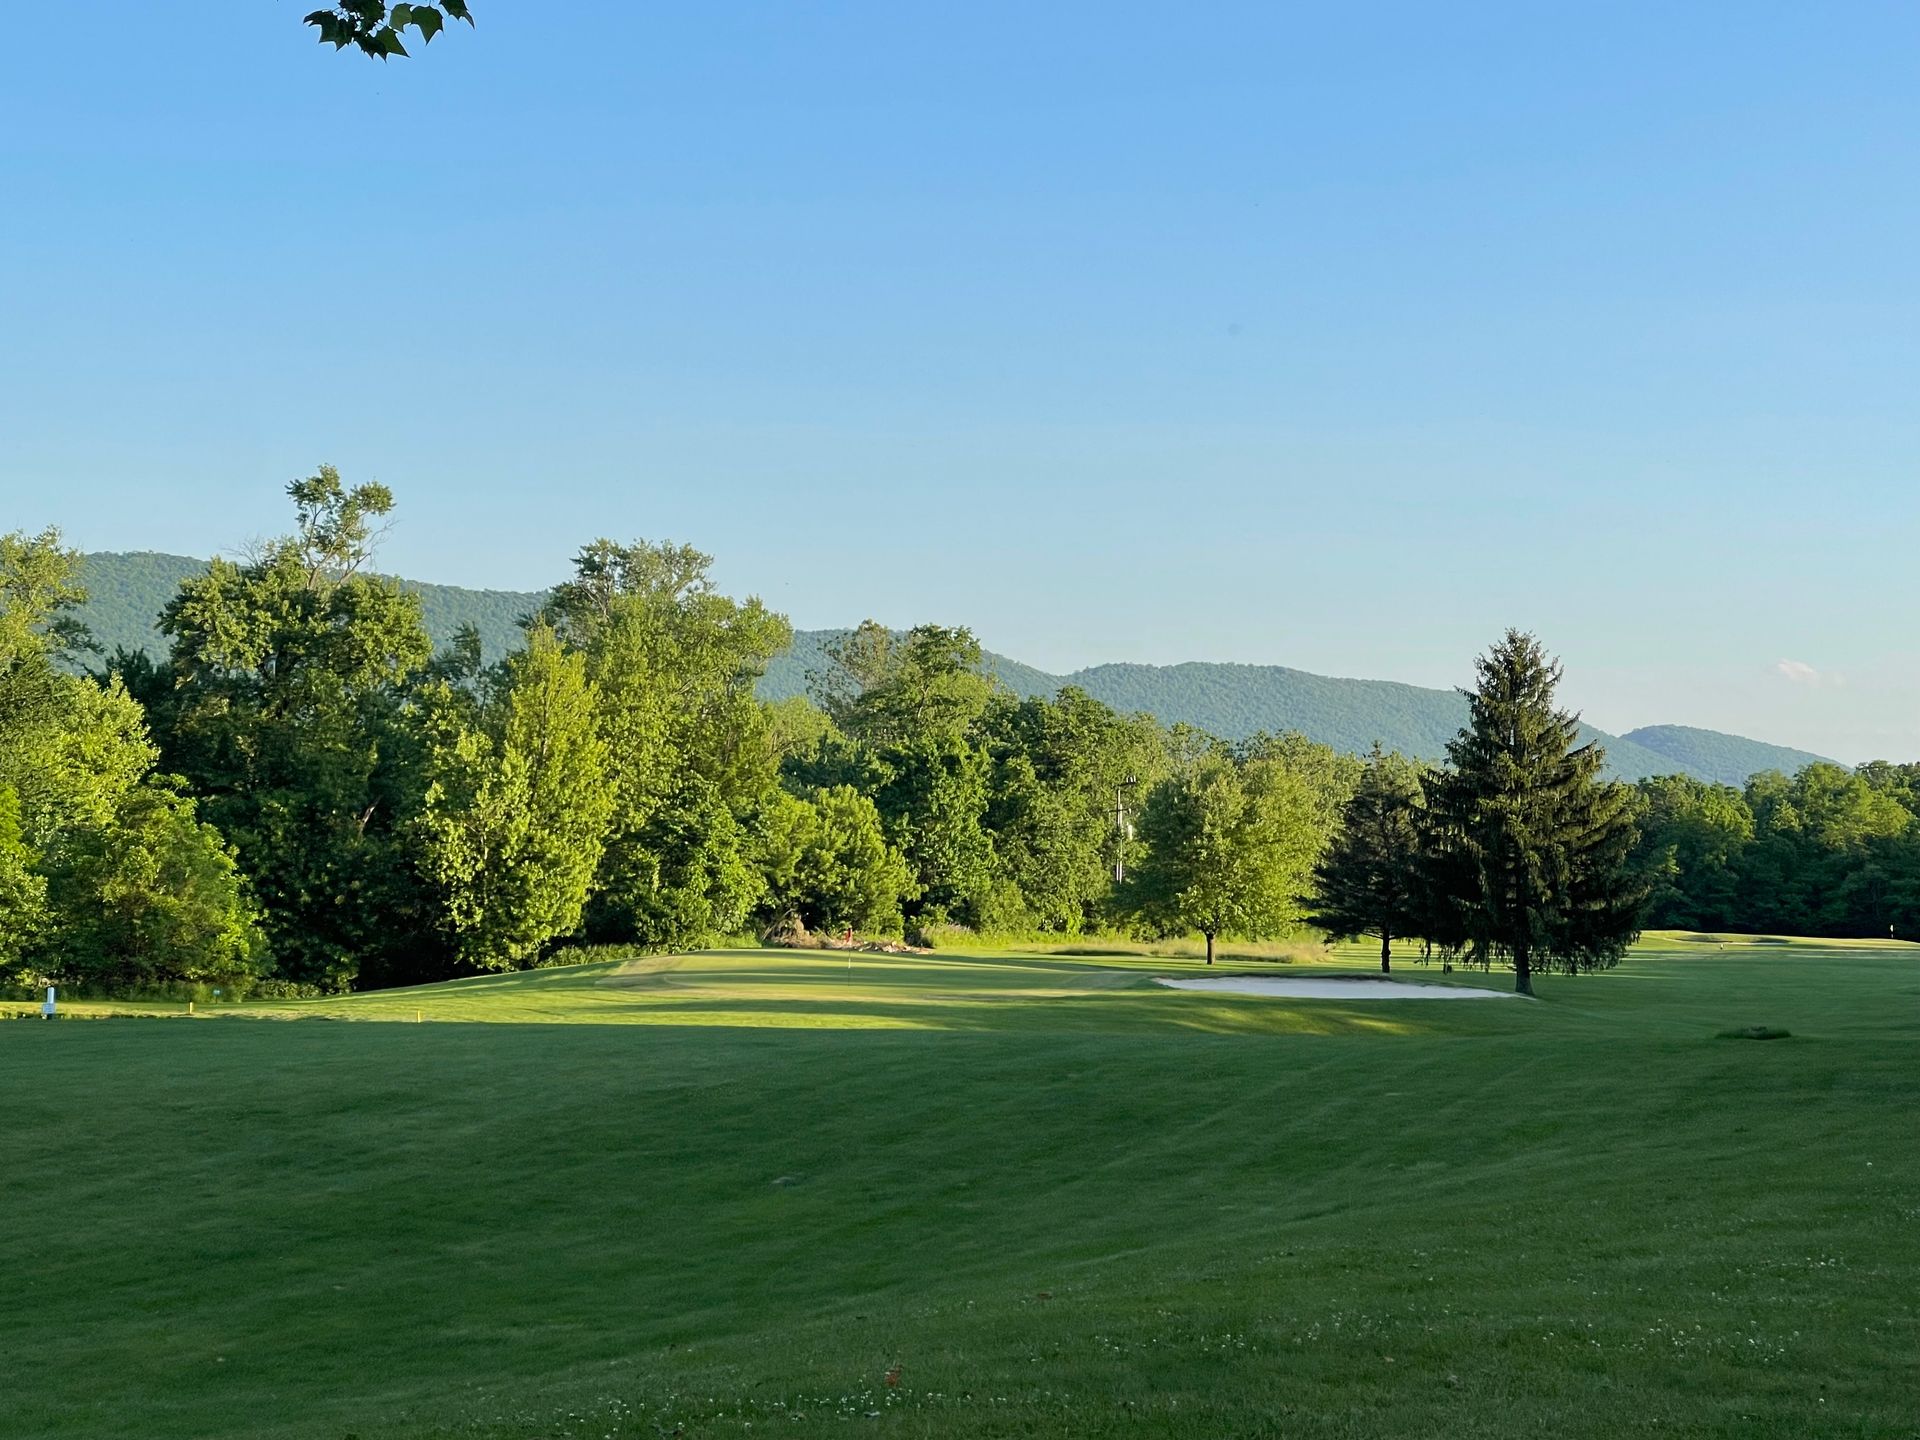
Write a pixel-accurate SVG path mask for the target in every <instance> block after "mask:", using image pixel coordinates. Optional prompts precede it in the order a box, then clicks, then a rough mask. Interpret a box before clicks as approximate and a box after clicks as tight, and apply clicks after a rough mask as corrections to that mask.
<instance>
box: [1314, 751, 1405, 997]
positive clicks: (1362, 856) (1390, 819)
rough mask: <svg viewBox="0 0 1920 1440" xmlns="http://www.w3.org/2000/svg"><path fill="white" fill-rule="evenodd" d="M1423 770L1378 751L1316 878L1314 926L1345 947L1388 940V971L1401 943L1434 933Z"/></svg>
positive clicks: (1384, 967)
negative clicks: (1372, 938) (1429, 914)
mask: <svg viewBox="0 0 1920 1440" xmlns="http://www.w3.org/2000/svg"><path fill="white" fill-rule="evenodd" d="M1424 804H1425V796H1424V794H1423V785H1422V778H1421V773H1420V770H1419V767H1417V766H1416V765H1414V764H1413V763H1412V762H1411V761H1409V760H1408V759H1406V758H1405V757H1404V756H1401V755H1389V754H1385V753H1383V752H1382V751H1381V749H1380V747H1379V746H1378V745H1376V746H1374V747H1373V753H1372V754H1370V755H1368V757H1367V768H1366V769H1365V771H1363V772H1362V774H1361V776H1360V781H1359V783H1358V785H1357V786H1355V788H1354V792H1353V798H1352V799H1351V800H1349V801H1348V802H1347V804H1346V808H1345V810H1344V812H1343V813H1342V815H1341V824H1340V828H1339V830H1338V831H1337V832H1336V833H1335V835H1334V838H1333V841H1332V843H1331V844H1330V845H1328V847H1327V849H1326V851H1325V852H1324V853H1323V854H1322V855H1321V857H1320V862H1319V864H1318V865H1316V866H1315V867H1314V872H1313V913H1312V915H1311V916H1310V917H1309V918H1310V919H1311V921H1312V923H1313V925H1314V926H1315V927H1316V928H1317V929H1320V930H1322V931H1325V932H1326V933H1327V934H1328V935H1330V936H1332V937H1334V938H1335V939H1338V940H1351V939H1354V938H1355V937H1356V936H1360V935H1376V936H1378V937H1379V939H1380V969H1381V971H1382V972H1383V973H1385V972H1390V971H1391V970H1392V969H1393V942H1394V940H1395V939H1396V938H1398V939H1406V938H1407V937H1409V936H1411V935H1415V934H1417V933H1419V932H1420V931H1421V930H1422V929H1423V928H1428V927H1426V910H1425V906H1424V905H1423V897H1424V895H1425V891H1426V881H1427V877H1426V876H1425V875H1423V873H1422V861H1423V858H1424V854H1425V851H1424V846H1423V840H1422V833H1421V832H1422V823H1421V822H1422V818H1423V817H1422V814H1421V811H1422V807H1423V806H1424Z"/></svg>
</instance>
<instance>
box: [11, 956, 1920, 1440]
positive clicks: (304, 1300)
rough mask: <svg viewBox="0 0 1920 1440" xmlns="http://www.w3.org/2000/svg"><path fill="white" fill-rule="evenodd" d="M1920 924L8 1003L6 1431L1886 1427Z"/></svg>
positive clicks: (1908, 1406) (653, 1436)
mask: <svg viewBox="0 0 1920 1440" xmlns="http://www.w3.org/2000/svg"><path fill="white" fill-rule="evenodd" d="M1913 956H1914V952H1913V949H1912V947H1909V946H1900V947H1886V946H1885V945H1884V944H1883V945H1882V946H1881V947H1877V948H1868V947H1858V948H1854V947H1849V948H1836V949H1827V950H1820V949H1804V948H1798V947H1788V946H1784V945H1772V946H1760V945H1754V946H1745V947H1742V946H1731V947H1728V949H1727V950H1726V951H1725V952H1724V953H1722V952H1721V951H1720V950H1719V947H1717V946H1714V945H1710V944H1709V945H1694V946H1686V947H1681V948H1679V949H1677V950H1675V949H1669V950H1667V951H1665V952H1662V951H1661V950H1660V949H1658V948H1647V949H1641V950H1636V951H1635V952H1633V953H1631V954H1630V955H1629V956H1628V957H1627V959H1626V961H1625V962H1624V963H1623V965H1622V966H1621V968H1620V969H1619V970H1617V971H1615V972H1614V973H1613V974H1611V975H1608V976H1605V977H1601V979H1600V980H1599V981H1597V982H1595V981H1591V980H1586V981H1575V980H1566V979H1561V978H1559V977H1556V976H1542V977H1540V981H1539V985H1538V989H1539V992H1540V995H1541V997H1542V999H1541V1003H1539V1004H1528V1003H1524V1002H1521V1001H1516V1000H1510V999H1499V1000H1484V1001H1473V1002H1470V1003H1448V1004H1411V1005H1410V1004H1402V1005H1397V1006H1396V1005H1380V1004H1374V1005H1371V1006H1369V1005H1366V1004H1363V1003H1358V1002H1341V1001H1329V1000H1312V1001H1284V1000H1273V999H1257V998H1252V997H1237V998H1236V997H1231V996H1216V995H1198V994H1191V993H1179V992H1174V991H1170V990H1166V989H1164V988H1161V987H1158V986H1155V985H1153V984H1152V983H1150V981H1149V980H1148V979H1147V977H1148V976H1150V975H1154V974H1169V973H1176V972H1178V971H1180V970H1182V969H1184V968H1187V967H1184V966H1182V965H1181V964H1179V963H1178V962H1170V961H1168V960H1166V959H1164V958H1156V959H1151V960H1145V961H1139V962H1129V961H1127V960H1125V959H1121V958H1096V959H1081V960H1074V959H1068V958H1064V957H1050V956H1044V955H1035V954H1026V955H1007V954H999V953H996V954H991V955H986V954H981V955H961V954H952V955H946V956H943V957H941V960H940V963H938V964H930V963H927V962H925V961H922V960H917V959H914V958H912V957H906V958H901V959H894V958H892V957H879V956H857V957H854V963H853V965H852V967H851V968H849V967H848V966H847V964H846V962H845V958H844V957H841V956H837V955H836V956H823V955H810V954H807V953H805V952H798V953H795V952H784V953H770V952H766V951H751V952H745V953H739V954H726V953H713V952H710V953H708V954H706V955H701V956H696V957H692V958H689V959H686V960H684V961H678V962H673V961H668V960H666V959H664V958H663V959H661V960H658V961H654V962H643V963H640V964H630V965H625V966H622V965H619V964H607V965H590V966H579V967H573V968H569V969H564V970H540V971H534V972H530V973H526V974H521V975H512V976H485V977H481V978H478V979H474V980H468V981H460V982H455V983H454V984H451V985H446V986H437V987H434V988H433V989H431V990H427V991H419V992H387V993H385V994H373V995H362V996H350V997H344V998H340V999H334V1000H326V1001H314V1002H302V1003H300V1004H295V1005H284V1006H280V1007H276V1008H274V1009H272V1010H270V1011H269V1012H268V1013H278V1014H284V1015H299V1014H305V1013H314V1014H324V1015H331V1016H335V1017H339V1018H340V1019H342V1020H348V1019H354V1018H356V1017H357V1018H359V1019H360V1020H361V1022H362V1023H321V1022H318V1021H305V1022H300V1021H289V1020H280V1021H274V1020H246V1019H240V1018H233V1019H221V1020H197V1021H196V1020H187V1019H184V1018H183V1019H174V1020H139V1021H122V1022H110V1021H70V1022H65V1023H61V1024H54V1025H42V1024H38V1023H16V1024H8V1023H6V1022H4V1021H0V1090H4V1091H5V1092H6V1093H8V1094H9V1095H15V1096H79V1097H84V1130H83V1133H84V1138H76V1137H77V1136H80V1135H81V1134H82V1127H81V1125H80V1123H79V1122H78V1121H75V1122H73V1123H59V1121H58V1119H57V1117H47V1116H43V1115H41V1114H39V1113H37V1112H36V1111H34V1110H33V1108H32V1107H28V1106H24V1105H18V1104H16V1105H15V1106H14V1107H12V1108H13V1111H14V1113H13V1115H12V1116H11V1118H10V1123H8V1124H7V1125H5V1126H0V1174H4V1175H5V1176H6V1177H7V1194H8V1224H7V1226H6V1228H5V1232H4V1234H0V1274H4V1275H5V1276H6V1277H7V1289H6V1294H7V1301H8V1303H6V1304H5V1305H0V1347H4V1349H5V1352H6V1353H7V1354H9V1355H13V1356H19V1357H30V1359H31V1363H24V1360H23V1363H20V1364H17V1365H15V1366H13V1367H12V1369H11V1370H10V1371H9V1375H8V1383H7V1384H6V1385H5V1386H4V1387H0V1434H6V1435H9V1436H22V1437H25V1436H33V1437H36V1440H73V1437H87V1440H93V1437H100V1436H109V1435H111V1436H119V1435H138V1436H141V1437H143V1440H242V1437H244V1440H342V1437H343V1436H348V1435H358V1436H361V1437H365V1440H372V1437H376V1436H377V1437H380V1440H428V1437H431V1440H456V1437H457V1440H536V1437H539V1440H606V1437H608V1436H612V1437H615V1440H660V1437H664V1436H672V1435H674V1434H676V1433H679V1434H681V1435H682V1436H683V1437H684V1440H711V1437H720V1436H724V1437H730V1440H751V1437H756V1436H764V1435H768V1434H772V1435H776V1436H782V1437H789V1440H812V1437H846V1436H854V1435H863V1436H877V1437H885V1440H905V1437H928V1436H943V1437H989V1436H991V1437H999V1440H1006V1437H1012V1436H1074V1437H1095V1440H1107V1437H1127V1440H1140V1437H1147V1436H1153V1437H1165V1440H1175V1437H1196V1440H1198V1437H1208V1440H1213V1437H1221V1436H1286V1437H1289V1440H1356V1437H1362V1436H1366V1437H1373V1436H1473V1437H1478V1440H1538V1437H1542V1436H1553V1437H1556V1440H1620V1437H1631V1440H1652V1437H1657V1436H1708V1435H1716V1436H1735V1435H1737V1436H1740V1437H1742V1440H1808V1437H1816V1436H1832V1435H1845V1436H1857V1437H1868V1436H1874V1437H1880V1436H1886V1437H1893V1436H1902V1435H1906V1434H1908V1433H1910V1432H1911V1430H1912V1424H1913V1397H1914V1396H1915V1395H1916V1394H1920V1346H1916V1345H1915V1343H1914V1338H1915V1337H1914V1307H1913V1296H1914V1295H1915V1293H1916V1292H1917V1291H1920V1227H1917V1226H1916V1225H1915V1223H1914V1216H1913V1213H1912V1212H1913V1208H1914V1204H1915V1200H1914V1196H1915V1194H1916V1193H1920V1147H1916V1146H1915V1145H1913V1144H1911V1143H1910V1141H1911V1134H1912V1117H1913V1115H1914V1113H1915V1111H1916V1107H1920V1067H1916V1066H1915V1064H1914V1063H1913V1052H1912V1035H1913V1020H1912V1015H1913V996H1912V990H1913V986H1914V965H1915V960H1914V958H1913ZM1351 960H1352V963H1353V964H1354V965H1356V966H1364V965H1367V964H1369V963H1370V961H1369V957H1368V955H1367V954H1366V953H1365V952H1364V951H1360V952H1356V953H1355V954H1353V956H1352V957H1351ZM656 966H657V967H658V968H654V967H656ZM1149 967H1150V968H1149ZM1193 968H1195V969H1197V968H1198V967H1197V966H1196V967H1193ZM1347 973H1350V974H1356V975H1357V974H1360V973H1363V972H1361V971H1359V970H1357V969H1356V970H1352V971H1349V972H1347ZM176 1008H183V1007H176ZM246 1008H251V1007H246ZM206 1009H207V1007H206V1006H204V1005H203V1006H202V1007H201V1010H202V1013H203V1014H204V1013H205V1011H206ZM422 1009H423V1010H424V1014H425V1016H426V1018H427V1021H428V1023H426V1024H424V1025H416V1024H413V1023H411V1022H412V1020H413V1018H414V1015H415V1013H416V1011H417V1010H422ZM242 1013H245V1012H244V1010H243V1012H242ZM456 1015H460V1016H465V1017H467V1018H469V1019H471V1020H475V1021H485V1020H489V1019H493V1020H498V1021H501V1022H505V1023H499V1024H485V1023H475V1024H459V1023H449V1022H450V1021H451V1019H452V1017H454V1016H456ZM377 1017H386V1018H388V1019H391V1020H395V1021H405V1022H407V1023H399V1024H380V1023H370V1022H371V1021H373V1020H374V1019H376V1018H377ZM568 1021H574V1022H580V1023H564V1022H568ZM624 1022H631V1023H624ZM1753 1025H1766V1026H1769V1027H1771V1028H1774V1029H1778V1030H1787V1031H1791V1032H1792V1034H1791V1038H1788V1039H1776V1040H1772V1041H1769V1042H1767V1043H1766V1044H1758V1045H1756V1044H1751V1043H1737V1042H1734V1041H1731V1040H1721V1039H1718V1038H1716V1036H1717V1035H1718V1034H1719V1032H1720V1031H1722V1030H1726V1029H1729V1028H1732V1027H1743V1026H1753ZM768 1027H780V1028H768ZM873 1027H885V1028H873ZM1809 1097H1816V1098H1815V1099H1814V1100H1813V1101H1810V1100H1809ZM896 1366H897V1367H898V1375H897V1380H898V1383H897V1384H894V1385H889V1384H888V1383H887V1382H886V1379H885V1376H886V1374H887V1372H888V1371H890V1370H892V1369H893V1368H894V1367H896ZM868 1412H875V1413H874V1414H873V1416H872V1418H868ZM749 1425H751V1427H752V1428H751V1429H749V1428H747V1427H748V1426H749Z"/></svg>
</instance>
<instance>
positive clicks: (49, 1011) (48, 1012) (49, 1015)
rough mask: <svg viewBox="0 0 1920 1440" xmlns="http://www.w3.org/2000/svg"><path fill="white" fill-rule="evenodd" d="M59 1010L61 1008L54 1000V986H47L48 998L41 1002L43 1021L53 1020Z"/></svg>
mask: <svg viewBox="0 0 1920 1440" xmlns="http://www.w3.org/2000/svg"><path fill="white" fill-rule="evenodd" d="M58 1008H59V1007H58V1006H56V1005H55V1004H54V1000H53V986H51V985H49V986H47V998H46V999H45V1000H42V1001H41V1002H40V1018H41V1019H42V1020H51V1019H53V1016H54V1012H55V1011H56V1010H57V1009H58Z"/></svg>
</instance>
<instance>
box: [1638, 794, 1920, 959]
mask: <svg viewBox="0 0 1920 1440" xmlns="http://www.w3.org/2000/svg"><path fill="white" fill-rule="evenodd" d="M1917 787H1920V766H1916V765H1888V764H1885V763H1880V762H1876V763H1873V764H1869V765H1863V766H1861V767H1860V768H1859V769H1858V770H1852V771H1849V770H1846V769H1843V768H1842V767H1840V766H1838V765H1830V764H1826V763H1824V762H1822V763H1817V764H1813V765H1808V766H1806V767H1804V768H1803V769H1802V770H1800V771H1799V772H1798V773H1797V774H1796V775H1794V776H1792V777H1791V778H1789V777H1788V776H1785V775H1782V774H1779V773H1778V772H1768V773H1764V774H1760V775H1756V776H1754V777H1753V778H1752V779H1751V780H1749V781H1748V782H1747V784H1746V786H1745V787H1744V788H1743V789H1734V788H1733V787H1732V786H1728V785H1709V784H1706V783H1704V782H1701V781H1698V780H1689V779H1685V778H1682V777H1678V776H1670V777H1667V778H1664V779H1660V780H1648V781H1642V782H1641V785H1640V787H1639V789H1640V796H1641V808H1642V817H1641V821H1640V824H1641V829H1642V832H1643V836H1642V840H1641V844H1640V847H1639V851H1638V864H1639V867H1640V868H1641V869H1642V871H1643V872H1644V874H1645V875H1646V877H1647V881H1648V884H1649V886H1650V889H1651V893H1652V899H1651V906H1650V909H1649V923H1651V924H1655V925H1671V926H1687V927H1690V928H1694V929H1702V930H1751V931H1762V930H1773V931H1783V932H1789V933H1793V934H1806V935H1835V936H1862V937H1865V936H1876V935H1878V936H1884V935H1889V934H1898V935H1901V936H1913V935H1920V823H1916V816H1920V788H1917Z"/></svg>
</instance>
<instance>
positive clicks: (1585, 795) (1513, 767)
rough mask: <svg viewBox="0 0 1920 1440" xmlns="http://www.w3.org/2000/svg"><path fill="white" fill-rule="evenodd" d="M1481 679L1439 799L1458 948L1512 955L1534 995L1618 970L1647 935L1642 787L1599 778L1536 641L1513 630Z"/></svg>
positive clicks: (1597, 759)
mask: <svg viewBox="0 0 1920 1440" xmlns="http://www.w3.org/2000/svg"><path fill="white" fill-rule="evenodd" d="M1476 669H1477V671H1478V676H1479V683H1478V684H1477V686H1476V687H1475V688H1474V689H1473V690H1471V691H1468V692H1466V698H1467V706H1468V720H1467V725H1466V727H1465V728H1464V729H1463V730H1461V731H1460V733H1459V734H1458V735H1457V736H1456V737H1455V738H1454V739H1453V740H1451V741H1450V742H1448V745H1447V759H1448V766H1447V768H1446V769H1445V770H1444V771H1442V772H1441V774H1440V775H1439V776H1438V777H1437V779H1436V781H1435V783H1434V785H1433V786H1432V788H1431V790H1430V792H1429V797H1428V803H1429V805H1430V807H1431V808H1432V810H1433V811H1434V812H1435V816H1436V820H1437V822H1438V823H1437V825H1436V827H1435V834H1436V835H1437V836H1438V837H1439V838H1440V844H1439V845H1438V846H1437V851H1438V853H1437V855H1436V856H1435V857H1434V859H1435V863H1436V864H1437V865H1438V866H1439V867H1440V879H1441V881H1442V886H1443V888H1444V889H1445V890H1446V892H1447V899H1448V900H1449V901H1450V902H1451V905H1452V908H1453V911H1454V916H1455V922H1456V926H1455V928H1456V936H1455V938H1456V941H1457V942H1460V941H1463V942H1465V943H1466V944H1468V945H1471V946H1472V948H1473V949H1474V950H1475V951H1476V952H1478V953H1479V954H1481V955H1482V956H1496V957H1500V958H1503V959H1505V960H1506V961H1507V962H1508V963H1510V964H1511V965H1512V966H1513V971H1514V988H1515V989H1516V990H1517V991H1519V992H1520V993H1521V994H1523V995H1531V994H1532V993H1533V972H1534V970H1535V969H1559V970H1564V971H1566V972H1567V973H1569V974H1572V973H1576V972H1578V971H1582V970H1600V969H1607V968H1609V967H1611V966H1613V965H1615V964H1617V963H1618V962H1619V959H1620V956H1621V954H1622V953H1623V952H1624V951H1625V950H1626V948H1627V946H1628V945H1629V944H1631V943H1632V941H1633V940H1634V938H1635V936H1636V935H1637V934H1638V933H1639V925H1640V912H1641V907H1642V900H1643V887H1642V885H1641V883H1640V881H1639V880H1638V879H1637V878H1636V877H1635V875H1634V874H1633V872H1632V870H1631V868H1630V865H1629V860H1630V857H1631V852H1632V850H1633V846H1634V843H1635V840H1636V838H1637V837H1636V834H1635V829H1634V822H1633V801H1632V791H1631V790H1630V789H1629V788H1628V787H1626V786H1624V785H1620V784H1616V783H1609V782H1606V781H1602V780H1601V779H1600V778H1599V772H1600V767H1601V766H1602V765H1603V764H1604V763H1605V760H1606V755H1605V752H1604V751H1602V750H1601V748H1600V747H1599V746H1598V745H1597V744H1591V743H1590V744H1586V745H1579V744H1576V743H1575V742H1576V740H1577V739H1578V736H1579V721H1578V719H1577V717H1575V716H1573V715H1571V714H1569V713H1568V712H1566V711H1564V710H1560V709H1557V708H1556V707H1555V705H1554V691H1555V689H1556V687H1557V686H1558V685H1559V683H1560V666H1559V663H1558V662H1557V661H1555V660H1553V659H1551V658H1549V657H1548V655H1547V654H1546V652H1545V650H1543V649H1542V648H1541V645H1540V642H1539V641H1538V640H1536V639H1535V638H1534V637H1533V636H1531V635H1527V634H1523V633H1521V632H1520V631H1517V630H1509V631H1508V632H1507V634H1506V636H1505V638H1504V639H1502V640H1501V641H1500V643H1499V644H1497V645H1495V646H1494V647H1493V649H1492V650H1491V651H1489V652H1488V653H1487V654H1486V655H1485V656H1483V657H1481V659H1480V660H1479V661H1477V662H1476Z"/></svg>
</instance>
